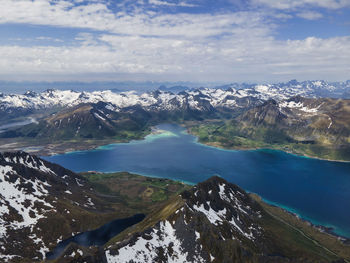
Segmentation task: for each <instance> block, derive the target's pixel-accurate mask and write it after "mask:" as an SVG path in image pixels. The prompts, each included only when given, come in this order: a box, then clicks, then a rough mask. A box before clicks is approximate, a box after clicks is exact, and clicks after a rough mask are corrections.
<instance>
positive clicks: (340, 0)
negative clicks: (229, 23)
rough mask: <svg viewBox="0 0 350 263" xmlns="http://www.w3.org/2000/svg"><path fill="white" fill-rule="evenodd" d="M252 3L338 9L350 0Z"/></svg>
mask: <svg viewBox="0 0 350 263" xmlns="http://www.w3.org/2000/svg"><path fill="white" fill-rule="evenodd" d="M253 3H254V4H258V5H265V6H268V7H270V8H273V9H282V10H283V9H284V10H286V9H296V8H302V7H307V6H309V7H322V8H326V9H340V8H344V7H349V6H350V0H253Z"/></svg>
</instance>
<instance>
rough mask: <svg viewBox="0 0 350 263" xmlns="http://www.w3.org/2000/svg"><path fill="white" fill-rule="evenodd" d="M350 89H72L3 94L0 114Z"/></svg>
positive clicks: (212, 103)
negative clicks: (83, 105) (126, 90)
mask: <svg viewBox="0 0 350 263" xmlns="http://www.w3.org/2000/svg"><path fill="white" fill-rule="evenodd" d="M349 89H350V81H347V82H344V83H336V84H334V83H333V84H330V83H327V82H325V81H305V82H297V81H290V82H288V83H280V84H273V85H237V84H232V85H226V86H222V87H221V88H201V89H196V90H184V91H181V92H179V93H178V94H174V93H171V92H168V91H164V89H162V90H156V91H153V92H146V93H142V94H138V93H136V92H134V91H130V92H121V93H114V92H112V91H110V90H106V91H95V92H75V91H70V90H46V91H44V92H42V93H35V92H26V93H25V94H22V95H19V94H1V95H0V112H2V113H5V115H4V114H2V116H3V117H2V119H4V118H5V116H6V115H7V116H10V115H11V116H16V113H17V116H18V115H20V114H21V115H23V114H29V113H33V112H35V111H38V110H42V109H50V108H55V107H73V106H76V105H79V104H82V103H98V102H105V103H109V104H111V105H112V106H111V107H114V109H115V110H116V111H118V110H120V109H122V108H127V107H132V106H141V107H142V108H143V109H145V110H148V111H152V110H153V111H154V110H157V111H164V110H166V111H171V110H176V109H184V108H188V109H192V110H198V111H206V110H208V109H210V108H211V107H214V108H228V109H235V108H243V107H245V108H246V107H249V106H254V105H257V104H259V103H260V104H261V102H262V101H266V100H268V99H274V100H277V101H280V100H284V99H288V98H290V97H293V96H296V95H300V96H303V97H313V98H315V97H341V96H342V95H344V96H346V94H348V92H349Z"/></svg>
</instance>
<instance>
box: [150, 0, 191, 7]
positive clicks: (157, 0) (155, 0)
mask: <svg viewBox="0 0 350 263" xmlns="http://www.w3.org/2000/svg"><path fill="white" fill-rule="evenodd" d="M149 3H150V4H151V5H164V6H181V7H195V6H197V5H194V4H189V3H186V2H184V1H181V2H179V3H172V2H168V1H161V0H149Z"/></svg>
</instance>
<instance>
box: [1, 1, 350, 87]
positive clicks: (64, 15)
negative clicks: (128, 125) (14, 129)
mask: <svg viewBox="0 0 350 263" xmlns="http://www.w3.org/2000/svg"><path fill="white" fill-rule="evenodd" d="M254 1H259V3H260V4H264V5H266V6H268V5H271V6H272V5H273V4H272V3H275V7H274V8H278V9H285V10H286V11H283V12H279V11H276V10H272V11H271V10H270V11H269V12H266V13H264V12H263V11H260V10H250V11H236V12H229V11H225V12H220V13H213V14H210V13H195V14H191V13H175V14H172V13H161V12H154V11H153V12H151V11H149V10H145V9H142V8H140V7H139V8H135V9H133V10H132V11H130V10H126V9H125V8H124V5H117V8H118V10H117V11H112V10H111V9H110V7H109V5H108V3H106V2H105V1H90V2H89V3H87V4H86V2H85V1H84V2H80V3H78V4H77V2H76V1H75V3H74V4H73V2H71V1H66V0H57V1H54V2H52V1H45V0H35V1H30V0H17V1H13V0H2V3H1V4H2V8H1V10H0V23H3V24H6V23H23V24H36V25H45V26H47V27H48V28H49V29H53V28H54V27H70V28H79V30H78V32H79V33H77V34H76V36H75V38H74V39H73V44H68V43H62V44H61V45H60V46H57V45H53V44H52V45H50V44H48V45H46V46H45V47H44V46H35V45H34V46H20V44H17V45H2V46H0V72H2V73H1V74H2V78H4V79H6V78H10V77H11V76H12V77H13V76H25V75H26V76H30V77H31V78H33V79H36V78H37V77H38V76H45V75H46V76H48V78H51V77H52V76H66V77H67V76H72V75H76V76H78V75H79V76H82V75H84V74H85V76H86V77H91V76H92V75H94V74H100V75H103V74H108V75H109V76H113V77H115V78H119V77H120V76H121V75H124V76H129V77H130V78H131V77H132V76H134V75H137V76H143V77H144V78H154V79H161V78H163V79H168V80H179V79H181V80H201V81H210V80H211V81H212V80H215V81H217V80H221V81H247V80H251V81H253V80H260V81H261V80H266V79H269V80H285V79H290V78H303V76H305V78H307V79H310V78H311V79H317V78H327V79H337V78H341V79H344V78H346V77H348V72H349V70H350V62H349V61H350V38H349V37H340V38H329V39H321V38H312V37H309V38H306V39H302V40H293V41H291V40H288V41H282V40H277V39H275V38H274V33H275V31H274V30H275V28H276V27H277V25H276V24H275V22H271V20H270V19H269V18H267V17H269V16H272V17H273V18H274V19H272V21H275V19H283V20H287V19H290V18H291V15H290V12H288V9H293V8H301V7H304V6H310V5H314V6H319V7H320V6H321V5H324V4H320V3H319V2H322V1H313V0H303V1H302V0H295V1H287V0H284V1H283V0H280V1H272V0H254ZM133 2H134V3H135V1H133ZM325 2H328V3H329V4H333V7H331V8H335V7H336V5H338V6H339V5H342V6H344V5H345V4H346V2H347V1H335V0H325V1H323V2H322V3H325ZM123 3H125V2H123ZM149 3H150V4H152V3H153V5H170V6H172V3H174V2H169V1H160V0H150V1H149ZM137 4H138V5H141V4H143V2H142V3H141V2H137ZM187 4H189V2H184V1H180V2H177V5H180V6H181V5H182V6H184V5H187ZM190 4H192V3H190ZM296 13H297V15H298V16H300V17H303V18H305V19H318V18H319V17H320V15H321V14H319V13H316V12H314V11H310V10H308V9H305V10H301V11H300V10H298V11H297V12H296ZM271 14H272V15H271ZM40 39H41V40H42V41H44V40H49V39H45V38H40V37H39V38H38V40H40ZM30 77H28V78H30Z"/></svg>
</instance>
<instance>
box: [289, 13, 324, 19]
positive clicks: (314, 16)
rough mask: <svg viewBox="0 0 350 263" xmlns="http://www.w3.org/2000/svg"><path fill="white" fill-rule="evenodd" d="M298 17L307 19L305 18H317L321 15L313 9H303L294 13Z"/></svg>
mask: <svg viewBox="0 0 350 263" xmlns="http://www.w3.org/2000/svg"><path fill="white" fill-rule="evenodd" d="M296 15H297V16H298V17H301V18H304V19H307V20H317V19H320V18H322V17H323V15H322V14H321V13H318V12H313V11H305V12H300V13H297V14H296Z"/></svg>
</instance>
